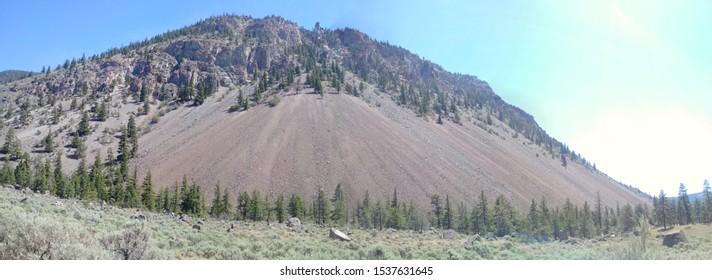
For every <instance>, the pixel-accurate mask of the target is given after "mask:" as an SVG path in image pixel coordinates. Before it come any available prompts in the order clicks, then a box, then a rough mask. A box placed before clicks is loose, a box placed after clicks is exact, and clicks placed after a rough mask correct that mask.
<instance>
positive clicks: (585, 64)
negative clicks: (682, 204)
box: [0, 0, 712, 196]
mask: <svg viewBox="0 0 712 280" xmlns="http://www.w3.org/2000/svg"><path fill="white" fill-rule="evenodd" d="M3 2H5V3H3V5H2V6H3V8H2V9H0V26H2V27H1V28H0V38H3V42H2V43H0V69H2V70H5V69H19V70H32V71H40V70H41V69H42V67H43V66H52V68H54V67H55V66H56V65H57V64H61V63H63V62H64V61H65V59H71V58H72V57H76V58H80V57H81V56H82V55H83V54H86V55H87V56H90V55H92V54H98V53H101V52H103V51H105V50H107V49H109V48H112V47H119V46H122V45H127V44H129V43H130V42H134V41H139V40H143V39H145V38H149V37H152V36H154V35H157V34H160V33H163V32H165V31H167V30H173V29H177V28H180V27H183V26H186V25H190V24H192V23H195V22H197V21H198V20H200V19H204V18H207V17H210V16H213V15H221V14H223V13H233V14H239V15H249V16H253V17H264V16H268V15H278V16H282V17H284V18H286V19H288V20H291V21H293V22H296V23H297V24H299V25H300V26H303V27H306V28H311V27H313V26H314V24H315V23H316V22H320V24H321V26H322V27H325V28H331V29H335V28H343V27H352V28H356V29H359V30H361V31H363V32H364V33H366V34H368V35H369V36H371V37H372V38H375V39H378V40H381V41H388V42H390V43H391V44H394V45H399V46H401V47H404V48H406V49H408V50H410V51H412V52H414V53H416V54H418V55H420V56H421V57H423V58H425V59H428V60H430V61H432V62H434V63H437V64H439V65H441V66H443V67H444V68H445V69H446V70H448V71H451V72H457V73H462V74H469V75H474V76H477V77H479V78H480V79H482V80H485V81H487V82H488V83H489V84H490V86H491V87H492V88H493V90H494V91H495V93H497V94H498V95H500V96H502V98H503V99H504V100H505V101H507V102H509V103H511V104H513V105H515V106H518V107H520V108H522V109H524V110H525V111H527V112H529V113H530V114H532V115H533V116H534V117H535V119H536V120H537V122H538V123H539V124H540V125H541V126H542V127H543V128H544V129H545V130H546V131H547V132H548V133H549V134H550V135H552V136H553V137H555V138H557V139H559V140H560V141H562V142H564V143H566V144H568V145H569V147H570V148H571V149H573V150H574V151H576V152H578V153H581V155H582V156H584V157H586V158H587V159H588V160H589V161H591V162H594V163H596V166H597V167H598V169H599V170H602V171H604V172H606V173H607V174H609V175H610V176H611V177H613V178H615V179H617V180H620V181H622V182H624V183H626V184H630V185H633V186H634V187H637V188H640V189H641V190H643V191H645V192H647V193H650V194H658V193H659V192H660V190H661V189H662V190H664V191H665V192H666V193H667V194H668V195H673V196H674V195H676V194H677V192H678V187H679V186H680V183H684V184H685V185H686V186H687V188H688V189H689V192H690V193H695V192H699V191H701V189H702V182H703V180H705V179H710V180H712V51H710V50H712V32H710V30H709V28H710V26H712V1H705V0H701V1H694V0H693V1H658V0H645V1H642V0H641V1H635V0H632V1H615V0H598V1H448V0H445V1H418V0H397V1H333V0H332V1H264V0H262V1H249V0H246V1H134V0H124V1H101V0H100V1H96V0H95V1H67V2H71V3H64V2H65V1H31V0H29V1H26V0H22V1H19V0H10V1H3Z"/></svg>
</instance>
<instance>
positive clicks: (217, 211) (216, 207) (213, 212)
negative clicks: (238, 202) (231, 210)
mask: <svg viewBox="0 0 712 280" xmlns="http://www.w3.org/2000/svg"><path fill="white" fill-rule="evenodd" d="M223 209H224V206H223V205H222V197H221V192H220V182H218V183H217V184H215V192H214V193H213V201H212V202H211V203H210V212H209V214H210V216H211V217H213V218H218V217H220V215H222V212H223Z"/></svg>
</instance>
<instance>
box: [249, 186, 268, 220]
mask: <svg viewBox="0 0 712 280" xmlns="http://www.w3.org/2000/svg"><path fill="white" fill-rule="evenodd" d="M266 213H267V211H266V208H265V203H264V201H263V200H262V196H261V195H260V192H259V191H258V190H254V191H252V199H250V214H249V215H250V219H251V220H253V221H262V220H264V219H265V218H266V217H265V216H266Z"/></svg>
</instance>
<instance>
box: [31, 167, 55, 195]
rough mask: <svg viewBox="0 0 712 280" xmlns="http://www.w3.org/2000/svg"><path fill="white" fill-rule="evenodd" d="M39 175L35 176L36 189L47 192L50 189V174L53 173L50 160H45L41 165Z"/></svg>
mask: <svg viewBox="0 0 712 280" xmlns="http://www.w3.org/2000/svg"><path fill="white" fill-rule="evenodd" d="M39 168H40V170H39V176H37V177H36V178H35V189H34V190H35V191H36V192H39V193H45V192H47V191H49V189H50V183H49V182H50V176H51V175H50V174H51V173H52V171H51V170H52V167H51V165H50V164H49V160H45V161H44V163H42V164H41V166H39Z"/></svg>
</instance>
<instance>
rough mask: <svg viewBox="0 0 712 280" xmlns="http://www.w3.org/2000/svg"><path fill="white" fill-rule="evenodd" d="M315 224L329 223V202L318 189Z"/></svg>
mask: <svg viewBox="0 0 712 280" xmlns="http://www.w3.org/2000/svg"><path fill="white" fill-rule="evenodd" d="M316 204H317V205H316V206H317V208H316V209H315V210H316V222H317V223H318V224H321V225H326V224H328V223H329V217H330V216H331V210H330V209H329V202H328V201H327V199H326V195H325V194H324V189H321V188H320V189H319V192H318V193H317V199H316Z"/></svg>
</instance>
